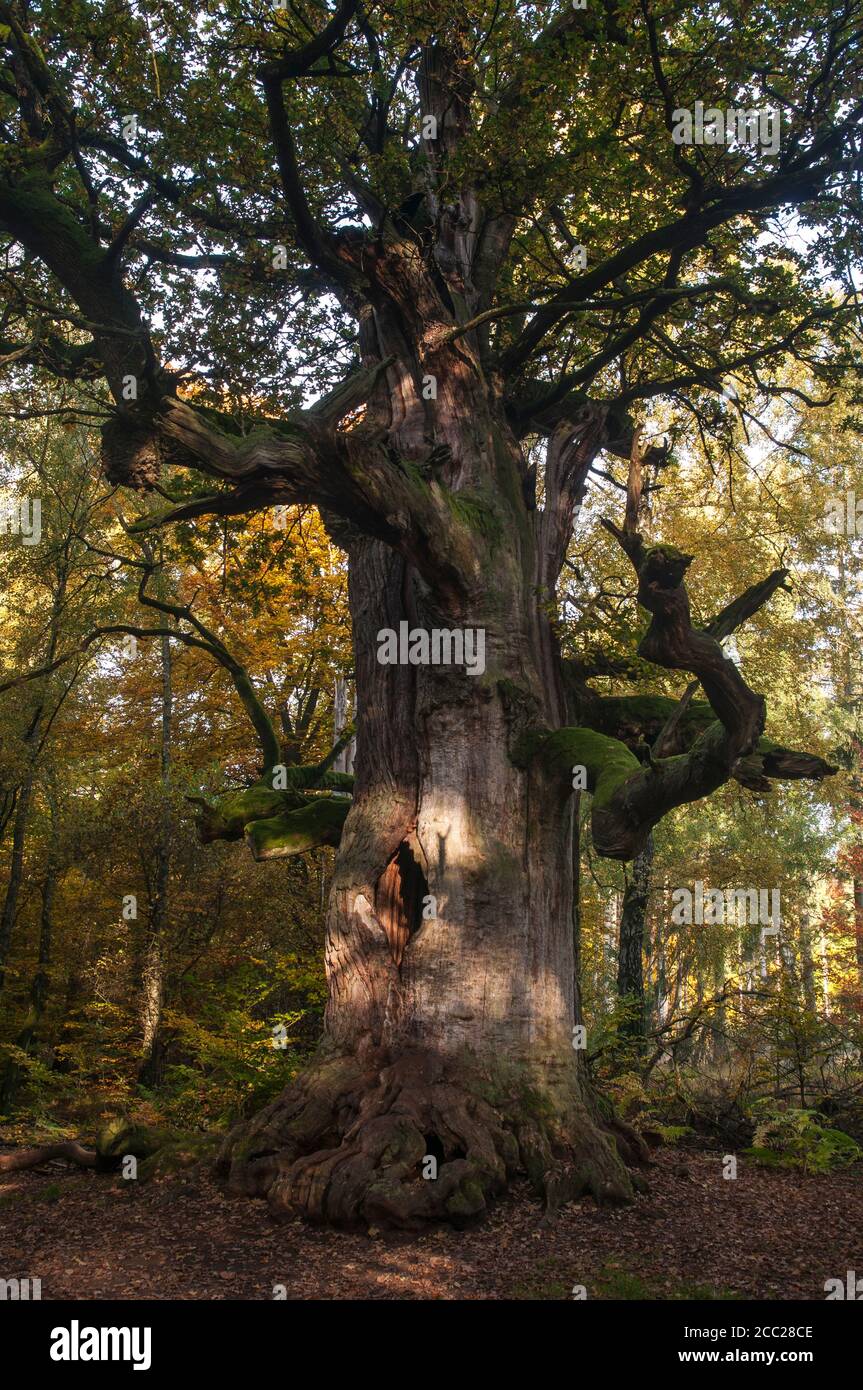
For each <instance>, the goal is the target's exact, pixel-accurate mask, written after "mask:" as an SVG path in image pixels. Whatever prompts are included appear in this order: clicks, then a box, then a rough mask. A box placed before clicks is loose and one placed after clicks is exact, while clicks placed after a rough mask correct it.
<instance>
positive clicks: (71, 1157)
mask: <svg viewBox="0 0 863 1390" xmlns="http://www.w3.org/2000/svg"><path fill="white" fill-rule="evenodd" d="M52 1158H65V1159H67V1160H68V1161H69V1163H75V1164H77V1165H78V1167H79V1168H95V1167H96V1164H97V1162H98V1155H97V1153H96V1150H95V1149H85V1148H84V1146H83V1144H79V1143H77V1142H76V1140H74V1139H67V1140H65V1141H64V1142H63V1143H60V1144H43V1145H41V1146H40V1147H39V1148H36V1149H13V1151H12V1153H9V1154H0V1173H18V1172H20V1171H22V1170H23V1169H24V1168H38V1167H39V1165H40V1164H41V1163H49V1162H50V1161H51V1159H52Z"/></svg>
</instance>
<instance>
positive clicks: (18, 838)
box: [0, 746, 36, 990]
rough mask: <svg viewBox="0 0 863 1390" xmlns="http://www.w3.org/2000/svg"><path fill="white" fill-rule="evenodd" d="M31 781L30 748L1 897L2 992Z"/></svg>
mask: <svg viewBox="0 0 863 1390" xmlns="http://www.w3.org/2000/svg"><path fill="white" fill-rule="evenodd" d="M35 777H36V756H35V750H34V749H33V748H32V746H31V749H30V750H29V758H28V766H27V771H26V773H25V775H24V781H23V782H22V783H21V788H20V791H19V792H18V804H17V806H16V807H15V821H14V824H13V827H12V858H11V862H10V865H9V879H8V882H7V884H6V892H5V895H4V897H3V908H2V911H0V990H2V989H3V986H4V983H5V979H6V966H7V963H8V960H9V949H10V947H11V945H12V933H13V931H14V928H15V919H16V917H17V915H18V901H19V898H20V895H21V885H22V883H23V882H24V850H25V848H26V840H27V826H28V823H29V819H30V802H31V800H32V797H33V783H34V780H35Z"/></svg>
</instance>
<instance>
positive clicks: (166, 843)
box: [139, 636, 173, 1086]
mask: <svg viewBox="0 0 863 1390" xmlns="http://www.w3.org/2000/svg"><path fill="white" fill-rule="evenodd" d="M160 649H161V665H162V701H161V738H160V760H161V761H160V766H161V780H160V793H161V805H160V812H159V819H160V824H159V834H158V839H157V842H156V853H155V875H154V876H155V883H154V887H153V894H152V898H151V901H150V911H149V914H148V922H147V940H146V943H145V947H144V956H143V962H142V969H141V1034H142V1036H141V1057H142V1062H141V1067H140V1071H139V1079H140V1080H141V1082H143V1084H144V1085H147V1086H154V1085H156V1084H157V1083H158V1082H159V1080H160V1079H161V1048H160V1030H161V1025H162V1007H163V1004H164V995H165V933H166V930H167V925H168V895H169V891H170V880H171V715H172V711H173V688H172V672H171V639H170V637H167V636H163V637H162V638H161V641H160Z"/></svg>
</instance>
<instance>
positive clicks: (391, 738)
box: [224, 389, 637, 1225]
mask: <svg viewBox="0 0 863 1390" xmlns="http://www.w3.org/2000/svg"><path fill="white" fill-rule="evenodd" d="M435 423H436V427H437V432H438V435H440V434H441V433H443V434H444V435H445V437H446V441H447V444H448V447H449V449H450V451H451V457H452V458H453V460H456V459H457V461H458V467H459V468H460V470H462V471H463V472H464V473H465V474H468V475H469V476H470V477H471V479H472V482H473V489H475V490H476V491H479V490H480V489H484V490H486V495H485V497H484V505H485V507H486V508H487V509H494V510H493V515H492V516H490V517H489V516H488V515H487V514H486V515H485V516H479V513H478V512H477V515H478V517H479V519H478V521H477V522H476V524H474V523H473V512H472V509H471V508H470V506H469V505H468V498H469V497H470V496H471V495H473V489H471V491H469V492H468V493H467V494H465V493H462V494H460V495H461V496H462V497H463V498H464V504H463V507H462V508H460V509H459V510H460V513H461V516H462V517H463V518H465V519H464V520H460V518H459V517H458V515H457V517H456V520H457V521H458V522H459V524H460V525H462V526H463V527H464V530H465V535H466V539H467V540H469V543H470V546H471V550H472V554H473V568H472V573H471V575H470V577H469V583H468V584H466V585H465V586H464V589H463V591H462V592H460V593H459V594H458V595H457V596H455V597H454V598H453V599H452V600H451V601H450V603H449V604H447V605H446V606H444V603H443V602H442V601H441V598H440V596H438V595H435V594H434V593H433V592H431V590H430V586H429V585H428V584H427V583H426V582H425V581H424V580H423V578H422V577H421V576H420V575H419V574H418V573H417V571H416V570H415V569H414V568H413V567H411V566H410V565H409V564H407V563H406V562H405V560H404V559H403V558H402V557H401V556H399V555H397V554H395V553H394V552H393V550H392V549H391V548H390V547H388V546H386V545H384V544H383V543H382V542H380V541H376V540H370V539H366V538H362V537H353V538H352V540H351V543H350V550H349V554H350V599H351V612H352V619H353V630H354V642H355V658H356V681H357V707H358V730H357V766H356V781H355V785H354V798H353V804H352V806H351V810H350V812H349V814H348V817H347V821H346V823H345V827H344V831H343V833H342V837H341V843H340V847H339V852H338V857H337V861H336V868H335V875H334V881H333V887H332V894H331V899H330V905H329V914H328V923H327V973H328V979H329V1004H328V1008H327V1015H326V1030H327V1046H326V1047H325V1049H324V1052H323V1055H322V1059H321V1060H320V1062H319V1063H318V1065H317V1066H316V1067H313V1068H312V1070H311V1071H310V1072H309V1073H308V1074H307V1075H305V1076H304V1077H303V1078H302V1079H301V1080H300V1082H299V1083H298V1084H297V1085H296V1086H295V1087H291V1088H289V1089H288V1091H287V1092H286V1093H285V1095H284V1096H283V1097H281V1098H280V1099H279V1100H278V1101H276V1102H275V1103H274V1104H273V1105H271V1106H270V1107H269V1108H268V1109H267V1110H266V1111H264V1113H263V1114H262V1115H260V1116H258V1117H257V1118H256V1119H255V1120H254V1121H253V1122H252V1124H251V1125H250V1126H246V1127H241V1129H240V1130H239V1131H238V1132H237V1133H236V1134H235V1135H234V1136H233V1137H232V1140H231V1141H230V1143H229V1145H228V1146H227V1150H226V1154H225V1157H224V1162H225V1166H226V1167H227V1168H228V1169H229V1171H230V1173H231V1179H232V1182H233V1183H234V1185H235V1186H238V1187H242V1188H244V1189H245V1190H251V1191H255V1192H258V1193H261V1194H264V1193H265V1194H266V1195H267V1196H268V1198H269V1201H270V1204H271V1206H273V1207H274V1208H275V1209H276V1210H280V1211H299V1212H302V1213H303V1214H304V1215H306V1216H310V1217H312V1218H317V1219H321V1220H328V1221H338V1222H349V1221H353V1220H358V1219H363V1220H366V1221H370V1222H374V1223H385V1222H386V1223H395V1224H401V1225H413V1224H415V1223H417V1222H420V1221H422V1220H428V1219H434V1218H446V1217H459V1216H462V1217H463V1216H468V1215H475V1214H477V1213H479V1212H480V1211H482V1210H483V1209H484V1207H485V1205H486V1202H487V1200H488V1197H489V1195H490V1194H491V1193H493V1192H494V1191H495V1190H499V1189H500V1188H501V1187H502V1186H503V1184H504V1182H505V1180H506V1178H507V1176H508V1175H512V1173H514V1172H515V1171H517V1170H518V1169H520V1168H521V1169H526V1170H527V1171H528V1172H530V1174H531V1175H532V1177H533V1179H534V1181H535V1183H536V1185H537V1187H538V1188H540V1189H541V1190H543V1191H544V1192H545V1193H546V1194H547V1196H548V1197H549V1199H550V1200H551V1202H552V1203H555V1202H557V1201H559V1200H562V1199H563V1198H564V1197H565V1196H568V1195H572V1194H573V1193H580V1192H582V1191H587V1190H589V1191H591V1192H593V1193H594V1194H595V1195H596V1196H597V1197H600V1198H617V1199H623V1198H626V1197H627V1196H629V1195H630V1192H631V1186H630V1181H629V1177H628V1175H627V1172H626V1169H625V1167H624V1165H623V1163H622V1162H621V1159H620V1156H619V1154H618V1150H617V1147H616V1145H615V1142H614V1140H613V1138H612V1137H611V1134H610V1127H604V1126H603V1125H602V1124H601V1122H600V1120H599V1118H598V1114H597V1110H596V1107H595V1104H594V1101H593V1099H592V1097H591V1095H590V1094H589V1091H588V1088H587V1084H586V1079H585V1075H584V1067H583V1062H582V1058H583V1052H582V1051H580V1050H577V1049H576V1048H575V1046H574V1039H573V1025H574V1018H575V1001H574V962H573V936H572V873H571V860H570V854H571V837H572V831H573V825H572V821H573V803H574V794H573V791H572V783H571V778H568V777H565V778H561V777H560V775H559V773H558V771H557V770H549V769H547V768H545V767H544V766H543V765H542V764H539V763H531V762H528V763H527V764H525V760H524V757H523V754H522V749H521V745H522V743H523V736H524V733H525V730H526V728H527V727H528V726H532V725H534V724H536V723H537V722H539V723H540V724H541V725H543V726H545V727H551V728H554V727H558V726H560V724H561V723H562V722H564V694H563V686H562V676H561V668H560V663H559V660H558V658H557V650H556V643H555V640H554V637H553V633H552V631H551V628H550V625H549V622H548V618H547V616H546V611H545V605H544V604H543V602H542V594H543V592H544V589H543V581H544V579H546V577H547V571H545V572H544V567H545V566H546V565H547V562H548V549H547V546H544V544H543V540H544V538H543V535H542V516H541V514H540V513H538V512H536V511H530V510H528V509H527V508H526V507H525V503H524V500H523V493H522V487H521V474H522V470H523V465H522V462H521V453H520V450H519V449H518V446H517V443H516V441H515V440H514V439H513V437H512V436H511V435H510V433H509V430H508V428H507V426H506V422H505V421H504V420H503V419H502V418H501V417H500V415H499V414H496V413H495V412H494V411H493V410H492V409H490V408H489V404H488V401H487V399H486V398H484V393H482V392H480V391H479V390H476V389H474V391H473V392H472V393H471V394H466V397H465V398H463V399H461V400H458V399H457V400H456V401H455V402H454V403H453V404H452V406H451V407H450V408H449V410H448V411H447V413H446V415H444V416H443V418H442V407H441V405H440V402H438V407H437V412H436V415H435ZM400 444H401V448H402V449H403V450H404V449H405V448H406V447H409V441H407V440H406V439H405V438H404V434H403V435H402V439H401V440H400ZM453 466H454V465H453ZM494 478H496V480H497V488H496V489H495V490H492V487H491V485H490V484H491V480H492V479H494ZM401 622H407V623H408V624H409V626H410V628H411V629H415V628H423V629H425V630H430V629H432V628H435V627H439V628H447V629H450V630H451V629H455V628H460V629H465V628H473V629H481V630H483V631H484V633H485V654H486V655H485V663H486V665H485V670H484V671H483V672H481V673H480V672H478V673H477V674H469V673H468V671H467V669H466V668H465V667H463V666H462V667H458V666H445V665H440V666H434V665H425V666H421V665H417V666H414V665H383V664H381V663H380V662H379V660H378V650H379V646H380V643H379V640H378V634H379V633H380V632H381V631H382V630H383V629H391V630H394V631H395V632H398V630H399V624H400V623H401ZM618 1137H619V1138H620V1142H621V1143H622V1144H625V1146H626V1147H625V1152H626V1155H627V1157H632V1156H633V1153H634V1151H635V1148H637V1144H636V1142H635V1140H634V1136H630V1140H631V1141H632V1142H631V1144H630V1143H627V1142H626V1139H625V1137H624V1131H623V1128H622V1127H621V1128H619V1129H618ZM633 1146H634V1147H633ZM425 1155H431V1156H434V1157H437V1158H438V1159H439V1166H438V1172H437V1177H436V1178H433V1179H429V1178H424V1177H423V1175H422V1168H423V1164H422V1160H423V1158H424V1156H425Z"/></svg>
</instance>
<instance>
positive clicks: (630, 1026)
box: [617, 835, 653, 1038]
mask: <svg viewBox="0 0 863 1390" xmlns="http://www.w3.org/2000/svg"><path fill="white" fill-rule="evenodd" d="M652 863H653V836H652V835H651V836H650V837H649V839H648V841H647V844H646V845H645V847H644V849H643V850H642V851H641V853H640V854H639V855H637V856H636V858H635V859H634V860H633V863H632V877H631V878H630V880H629V883H628V884H627V886H626V892H625V893H624V895H623V909H622V911H621V915H620V942H619V947H618V955H617V994H618V998H619V999H620V1000H621V1001H627V1002H628V1004H629V1009H630V1012H629V1013H628V1014H627V1016H626V1018H625V1019H624V1023H623V1029H622V1031H623V1032H624V1033H625V1034H628V1035H629V1036H631V1037H639V1038H643V1037H644V1035H645V1031H646V1027H647V1021H646V1018H645V1000H644V926H645V919H646V917H647V905H648V900H649V896H650V868H651V865H652Z"/></svg>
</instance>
